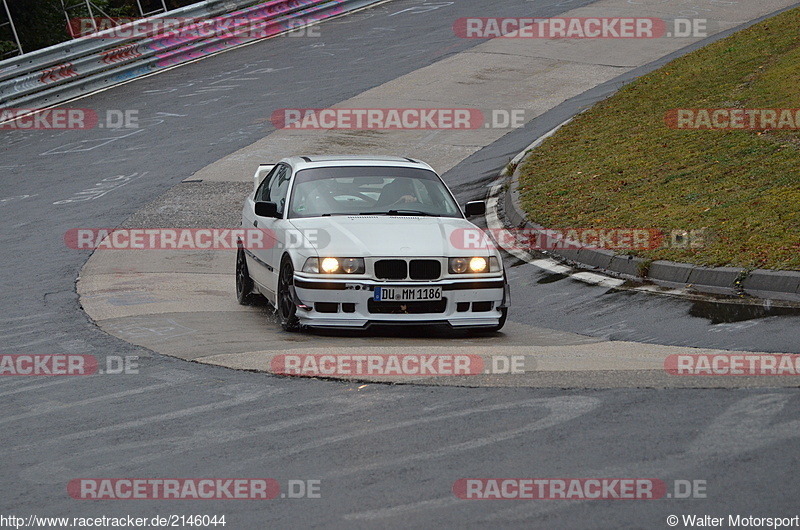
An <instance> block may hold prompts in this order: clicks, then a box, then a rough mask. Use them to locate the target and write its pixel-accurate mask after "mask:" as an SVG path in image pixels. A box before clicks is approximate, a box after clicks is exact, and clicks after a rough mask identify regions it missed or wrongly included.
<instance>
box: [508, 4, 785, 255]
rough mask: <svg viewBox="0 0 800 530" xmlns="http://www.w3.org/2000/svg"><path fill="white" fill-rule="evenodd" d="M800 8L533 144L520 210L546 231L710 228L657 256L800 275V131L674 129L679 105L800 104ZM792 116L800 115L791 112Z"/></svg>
mask: <svg viewBox="0 0 800 530" xmlns="http://www.w3.org/2000/svg"><path fill="white" fill-rule="evenodd" d="M798 65H800V9H792V10H789V11H787V12H785V13H782V14H781V15H778V16H776V17H773V18H771V19H769V20H766V21H764V22H762V23H759V24H757V25H755V26H752V27H751V28H748V29H746V30H744V31H741V32H738V33H736V34H734V35H731V36H730V37H728V38H726V39H723V40H720V41H718V42H716V43H713V44H711V45H709V46H707V47H705V48H703V49H701V50H698V51H696V52H693V53H691V54H688V55H685V56H683V57H681V58H679V59H676V60H675V61H673V62H671V63H669V64H668V65H666V66H664V67H663V68H661V69H659V70H656V71H654V72H652V73H650V74H648V75H646V76H644V77H641V78H639V79H637V80H636V81H634V82H632V83H630V84H629V85H627V86H625V87H624V88H623V89H622V90H620V91H619V92H618V93H616V94H615V95H614V96H612V97H610V98H608V99H606V100H604V101H602V102H600V103H598V104H597V105H595V106H594V107H592V108H591V109H589V110H588V111H586V112H584V113H582V114H580V115H579V116H577V117H576V118H575V120H573V121H572V122H571V123H570V124H568V125H566V126H565V127H563V128H562V129H561V130H560V131H558V132H557V133H556V134H555V135H554V136H552V137H551V138H549V139H548V140H547V141H545V142H544V143H543V144H542V145H541V146H540V147H539V148H537V149H536V150H534V151H533V152H532V153H531V154H530V156H529V157H528V158H527V159H526V161H525V162H524V163H523V166H522V168H521V175H520V192H521V199H522V205H523V208H524V210H525V212H526V213H527V215H528V219H530V220H531V221H533V222H535V223H538V224H541V225H544V226H546V227H548V228H572V227H582V228H590V227H591V228H629V227H630V228H639V227H648V228H651V227H652V228H660V229H665V230H674V229H680V230H692V229H706V231H707V233H710V234H713V236H712V237H710V238H708V239H707V240H706V241H705V243H704V245H703V246H702V247H701V248H660V249H655V250H647V251H631V252H630V253H632V254H636V255H638V256H641V257H643V258H645V259H648V260H656V259H669V260H673V261H681V262H687V263H693V264H697V265H705V266H737V267H748V268H771V269H781V270H800V124H795V125H796V126H797V127H798V129H791V130H790V129H781V130H777V129H772V130H687V129H675V128H671V127H670V126H669V125H668V123H667V120H666V119H665V117H666V116H667V115H668V113H669V112H670V111H674V110H675V109H712V108H726V109H730V108H741V109H781V108H791V109H798V108H800V67H798ZM793 114H794V113H793Z"/></svg>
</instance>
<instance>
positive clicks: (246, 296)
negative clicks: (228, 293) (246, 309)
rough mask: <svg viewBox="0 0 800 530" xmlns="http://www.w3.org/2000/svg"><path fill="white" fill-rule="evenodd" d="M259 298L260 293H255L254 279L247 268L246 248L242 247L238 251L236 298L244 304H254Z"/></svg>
mask: <svg viewBox="0 0 800 530" xmlns="http://www.w3.org/2000/svg"><path fill="white" fill-rule="evenodd" d="M257 299H258V295H256V294H253V279H252V278H250V271H249V270H248V269H247V260H246V259H245V257H244V250H243V249H241V248H240V249H239V251H238V252H237V253H236V300H237V301H238V302H239V303H240V304H242V305H253V304H255V303H256V300H257Z"/></svg>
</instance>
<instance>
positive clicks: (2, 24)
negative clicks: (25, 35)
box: [0, 0, 24, 55]
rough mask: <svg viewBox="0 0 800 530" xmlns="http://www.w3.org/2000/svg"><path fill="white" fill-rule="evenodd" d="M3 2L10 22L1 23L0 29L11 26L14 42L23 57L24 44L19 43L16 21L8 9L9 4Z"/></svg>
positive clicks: (4, 0)
mask: <svg viewBox="0 0 800 530" xmlns="http://www.w3.org/2000/svg"><path fill="white" fill-rule="evenodd" d="M2 1H3V8H5V13H6V17H7V18H8V22H2V23H0V28H2V27H3V26H11V33H12V34H13V35H14V42H15V43H16V44H17V50H18V51H19V55H22V54H23V53H24V52H23V51H22V44H20V42H19V35H17V28H16V26H14V19H13V18H11V11H9V9H8V4H7V3H6V0H2Z"/></svg>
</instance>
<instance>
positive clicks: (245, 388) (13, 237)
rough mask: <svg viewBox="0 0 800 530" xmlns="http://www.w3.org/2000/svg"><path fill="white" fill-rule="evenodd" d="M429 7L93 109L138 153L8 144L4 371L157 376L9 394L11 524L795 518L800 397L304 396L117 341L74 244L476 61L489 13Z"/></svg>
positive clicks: (361, 389) (302, 384)
mask: <svg viewBox="0 0 800 530" xmlns="http://www.w3.org/2000/svg"><path fill="white" fill-rule="evenodd" d="M589 3H590V2H583V3H580V2H561V3H556V2H553V1H550V2H526V3H525V5H524V6H523V7H522V8H521V7H520V6H519V2H512V1H507V2H495V3H493V10H494V11H493V13H492V14H493V15H496V16H504V15H509V16H525V15H533V14H535V15H537V16H542V17H546V16H556V15H558V14H559V13H560V12H562V11H564V10H566V9H571V8H574V7H577V6H579V5H585V4H589ZM419 4H421V2H406V1H398V2H391V3H389V4H385V5H384V6H381V7H380V8H379V9H380V11H379V12H378V13H377V14H375V15H374V16H371V17H367V16H366V14H357V15H354V16H353V20H351V21H345V20H344V19H342V20H341V21H338V22H337V21H333V22H331V23H329V24H327V25H326V26H325V28H326V32H325V37H324V40H325V46H324V47H321V46H315V44H319V43H314V42H309V41H307V40H305V39H292V38H288V37H287V38H278V39H273V40H270V41H268V42H264V43H260V44H257V45H254V46H249V47H245V48H243V49H241V50H237V51H235V52H232V53H227V54H223V55H221V56H218V57H214V58H211V59H208V60H205V61H202V62H200V63H197V64H193V65H188V66H185V67H181V68H178V69H175V70H173V71H170V72H167V73H165V74H162V75H159V76H154V77H151V78H147V79H143V80H139V81H136V82H135V83H131V84H128V85H125V86H122V87H118V88H115V89H112V90H109V91H106V92H103V93H100V94H97V95H94V96H92V97H90V98H87V99H84V100H81V101H80V102H77V103H75V104H74V106H76V107H91V108H95V109H140V110H141V113H140V114H141V121H142V125H146V126H145V127H143V128H141V129H139V130H138V132H131V131H125V132H122V133H120V132H119V131H103V130H93V131H86V132H77V131H64V132H19V131H9V132H5V133H3V144H2V147H1V148H0V149H2V153H3V154H2V159H0V172H1V173H0V174H1V175H2V177H0V178H1V179H2V180H1V182H2V196H1V197H0V201H2V202H0V216H2V222H1V223H0V227H1V228H0V230H1V231H2V232H1V233H0V242H2V253H0V266H2V270H3V276H2V287H3V293H4V296H3V299H2V310H3V313H2V316H0V320H1V321H2V330H1V331H0V340H2V347H0V348H1V349H0V351H2V353H3V354H44V353H52V354H57V353H77V354H90V355H94V356H96V357H97V358H98V359H100V360H101V362H105V360H106V358H107V356H138V357H139V373H138V374H128V375H114V376H112V375H103V376H99V375H98V376H92V377H83V378H80V377H75V378H73V377H63V378H26V377H6V378H3V379H2V380H0V396H2V398H3V404H4V407H3V414H2V416H0V423H2V424H3V425H2V427H3V428H2V434H0V459H2V460H0V461H2V470H3V480H2V483H0V498H2V502H1V503H0V504H1V506H0V509H1V510H2V514H9V515H11V514H13V515H18V516H25V517H27V516H28V515H29V514H36V515H42V516H44V515H51V516H70V517H72V516H74V517H79V516H101V515H108V516H122V515H134V516H146V517H152V516H154V515H156V514H158V515H162V516H165V515H169V514H178V515H189V514H207V515H214V514H217V515H222V514H225V515H226V518H227V522H228V524H227V526H226V527H228V528H261V527H266V526H268V525H280V526H282V527H322V526H330V527H345V526H347V527H374V526H378V525H380V526H382V527H397V528H401V527H427V526H432V525H434V524H438V525H444V526H456V525H458V526H466V527H479V526H484V525H489V524H492V525H502V526H508V527H526V528H527V527H531V526H534V527H551V528H552V527H557V528H643V527H646V528H664V527H667V524H666V518H667V516H668V515H670V514H677V515H681V514H684V513H698V514H710V515H715V516H727V515H728V514H742V515H749V514H752V515H760V516H794V515H795V513H794V512H793V510H796V500H795V499H796V494H797V489H796V488H797V487H796V479H795V475H796V472H797V459H796V457H795V454H796V447H797V440H796V438H797V436H800V418H799V417H798V411H800V407H798V394H797V392H796V390H793V389H779V388H774V389H770V388H762V389H749V390H735V391H732V390H702V389H699V390H687V389H665V390H646V389H635V388H631V389H618V390H603V391H599V390H591V389H568V390H557V389H538V390H537V389H530V388H518V389H500V388H442V387H425V386H387V385H374V384H373V385H367V386H362V385H359V384H353V383H341V382H329V381H318V380H297V379H285V378H278V377H273V376H269V375H266V374H258V373H249V372H238V371H233V370H229V369H224V368H216V367H211V366H203V365H198V364H192V363H187V362H186V361H183V360H178V359H174V358H170V357H166V356H162V355H158V354H153V353H151V352H149V351H147V350H144V349H142V348H137V347H135V346H133V345H131V344H129V343H127V342H124V341H121V340H118V339H116V338H113V337H111V336H109V335H106V334H105V333H103V332H102V331H100V330H99V329H98V328H97V327H96V326H95V325H94V324H93V323H92V322H91V321H90V320H89V319H88V318H87V317H86V315H85V314H84V313H83V312H82V310H81V308H80V305H79V303H78V297H77V295H76V293H75V285H74V284H75V279H76V277H77V275H78V272H79V271H80V269H81V266H82V265H83V263H84V262H85V261H86V259H87V257H88V253H86V252H78V251H72V250H69V249H66V248H65V247H64V243H63V235H64V232H65V231H66V230H68V229H69V228H74V227H82V226H83V227H103V226H117V225H119V224H120V223H122V222H123V221H124V220H125V219H127V218H128V217H129V216H130V215H131V214H133V213H134V212H136V211H137V210H138V209H139V208H141V207H142V206H143V205H144V204H147V203H148V202H150V201H152V200H154V199H156V198H157V197H159V196H160V195H161V194H162V193H164V192H165V191H166V190H168V189H169V188H170V187H172V186H173V185H175V184H178V183H179V182H180V181H182V180H183V179H185V178H187V177H188V176H190V175H191V174H193V173H194V172H195V171H197V170H199V169H201V168H202V167H205V166H207V165H208V164H210V163H212V162H213V161H215V160H217V159H219V158H221V157H223V156H225V155H227V154H229V153H231V152H233V151H235V150H237V149H239V148H242V147H244V146H246V145H248V144H250V143H252V142H253V141H255V140H257V139H259V138H261V137H263V136H264V135H266V134H267V133H268V132H269V131H270V128H271V125H270V124H269V121H268V119H269V114H270V113H271V111H272V110H273V109H275V108H281V107H323V106H326V105H331V104H334V103H336V102H338V101H341V100H344V99H346V98H348V97H351V96H353V95H355V94H357V93H360V92H362V91H363V90H365V89H367V88H370V87H373V86H377V85H380V84H382V83H384V82H386V81H389V80H391V79H393V78H395V77H397V76H399V75H402V74H404V73H407V72H410V71H413V70H416V69H418V68H420V67H423V66H427V65H429V64H433V63H435V62H436V61H437V60H439V59H441V58H443V57H446V56H447V55H448V54H452V53H456V52H458V51H463V50H464V49H467V48H469V47H470V46H473V45H475V44H476V43H475V42H473V41H468V40H459V39H456V38H454V37H453V36H452V31H451V24H452V20H453V19H454V18H456V17H458V16H471V15H474V14H475V13H476V12H480V13H482V12H485V3H481V2H476V1H472V2H458V3H457V4H455V5H453V9H457V10H458V14H455V13H454V14H451V15H448V16H447V17H436V16H431V15H423V16H419V15H416V16H415V14H414V13H413V12H405V13H400V12H401V11H403V10H405V9H407V8H409V7H412V8H413V7H415V6H419ZM393 13H396V14H395V15H393ZM390 15H391V18H389V17H390ZM404 17H407V18H404ZM391 29H393V30H394V31H391ZM358 39H366V40H368V42H369V43H370V44H371V45H367V44H365V43H359V42H358ZM353 40H355V41H356V43H355V45H346V43H348V42H349V41H353ZM409 42H411V43H412V44H409ZM245 65H252V66H250V67H247V68H245ZM319 72H325V81H324V82H320V81H319ZM233 79H236V80H237V81H236V82H235V83H232V82H231V81H232V80H233ZM214 80H224V83H219V84H222V85H223V86H222V87H220V86H219V84H218V85H217V86H213V85H211V82H213V81H214ZM232 84H235V85H236V88H235V89H231V88H225V86H231V85H232ZM572 104H580V102H572ZM259 109H264V110H263V111H261V110H259ZM560 112H566V111H565V110H563V109H562V110H561V111H560ZM558 118H559V116H558V114H557V113H556V114H553V115H545V116H543V117H542V119H541V120H538V123H535V124H530V125H529V126H528V127H526V129H525V130H521V131H517V132H515V133H512V134H509V135H507V137H505V138H504V140H503V143H502V144H500V143H499V142H498V145H494V146H491V147H490V148H487V150H485V151H482V152H481V153H479V154H478V155H476V156H475V157H474V158H473V159H472V160H469V159H468V160H467V161H465V162H464V163H463V164H471V165H468V166H463V167H456V168H454V169H453V170H451V171H450V172H448V174H446V175H445V178H446V179H447V180H448V182H449V183H450V184H451V185H454V186H457V187H458V189H459V199H462V200H464V199H468V198H475V197H478V196H481V195H482V194H485V191H486V189H487V188H486V187H487V186H488V184H489V183H490V181H491V180H492V178H493V175H494V174H496V172H497V170H498V169H499V168H501V167H502V166H503V164H504V163H505V162H506V161H507V160H508V159H509V158H510V157H511V156H513V155H514V154H516V152H518V151H519V150H520V149H522V148H524V146H525V145H527V143H529V142H530V140H531V139H532V138H533V137H534V136H535V132H536V131H535V129H536V128H541V129H543V130H542V131H541V132H544V130H546V129H547V125H548V121H553V122H558ZM554 124H555V123H554ZM126 135H128V136H126ZM467 167H468V168H469V171H466V168H467ZM118 176H123V177H125V178H123V179H117V180H109V181H106V182H116V183H119V184H122V185H121V186H119V187H116V188H113V189H110V190H108V189H107V190H105V191H107V192H106V193H104V194H103V195H102V196H99V197H97V198H95V199H92V200H75V199H77V198H79V197H85V196H86V195H78V194H79V193H80V192H81V191H83V190H87V189H90V188H96V187H97V186H96V183H98V182H101V181H103V179H110V178H115V177H118ZM458 179H468V180H469V183H467V182H466V180H465V181H461V182H459V180H458ZM468 184H469V185H468ZM62 201H70V202H62ZM57 202H60V204H54V203H57ZM190 206H191V205H187V207H190ZM510 265H512V267H511V268H510V270H511V271H512V273H511V278H512V282H513V286H514V290H515V306H514V307H515V309H514V312H513V313H512V316H511V320H512V322H520V323H532V324H533V323H535V324H536V325H538V326H543V327H551V328H553V329H556V330H565V331H571V332H576V333H582V334H586V335H588V336H592V337H602V338H610V339H614V340H634V341H642V342H653V343H659V344H676V345H686V346H698V347H704V348H725V349H732V350H758V351H780V352H797V351H798V349H800V348H798V344H799V343H800V342H798V340H797V339H798V338H800V333H799V332H798V329H800V326H798V323H800V320H799V319H798V318H797V317H796V316H770V317H767V318H749V317H750V316H753V315H749V316H748V315H745V316H747V317H748V318H744V319H743V317H742V315H738V316H737V315H733V316H727V317H726V316H725V315H726V314H728V312H726V311H725V310H720V309H719V308H714V307H712V308H711V309H709V310H707V311H706V310H705V309H706V308H697V307H695V308H692V303H690V302H684V301H680V300H672V299H665V298H660V297H653V296H650V295H645V294H642V293H616V292H608V290H607V289H602V288H597V287H591V286H586V285H584V284H581V283H578V282H574V281H572V280H569V279H561V280H558V279H556V278H548V277H547V275H545V274H544V273H541V272H535V271H534V270H532V269H531V268H529V267H526V266H524V265H519V266H513V265H515V264H513V263H510ZM542 280H544V281H542ZM720 315H723V317H722V321H720ZM632 386H635V385H632ZM85 477H145V478H149V477H164V478H168V477H176V478H186V477H270V478H275V479H276V480H278V481H279V483H280V484H281V485H282V487H283V488H284V491H286V486H287V483H288V481H289V480H319V481H321V497H320V498H307V499H289V498H283V499H282V498H278V499H275V500H271V501H231V500H227V501H193V500H181V501H174V500H143V501H122V500H118V501H94V502H92V501H85V500H74V499H72V498H70V497H69V495H68V494H67V489H66V485H67V483H68V482H69V481H70V480H72V479H75V478H85ZM463 477H656V478H659V479H661V480H663V481H664V482H665V483H666V484H667V485H668V487H669V491H673V490H672V487H673V484H674V483H675V481H676V480H703V481H706V485H707V488H706V497H705V498H695V499H675V498H673V499H662V500H658V501H639V502H630V503H629V502H626V501H599V502H598V501H590V502H574V501H533V502H530V501H483V502H469V501H462V500H459V499H457V498H456V497H455V496H454V495H453V493H452V491H451V489H452V486H453V484H454V482H455V481H456V480H457V479H459V478H463Z"/></svg>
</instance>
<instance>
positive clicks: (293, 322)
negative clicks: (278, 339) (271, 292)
mask: <svg viewBox="0 0 800 530" xmlns="http://www.w3.org/2000/svg"><path fill="white" fill-rule="evenodd" d="M293 287H294V267H292V262H291V261H290V260H289V259H288V258H284V259H283V263H282V264H281V272H280V276H278V318H279V319H280V321H281V327H282V328H283V329H284V330H285V331H297V330H298V329H300V320H299V319H298V318H297V304H296V303H295V299H294V292H293V291H294V289H293Z"/></svg>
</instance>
